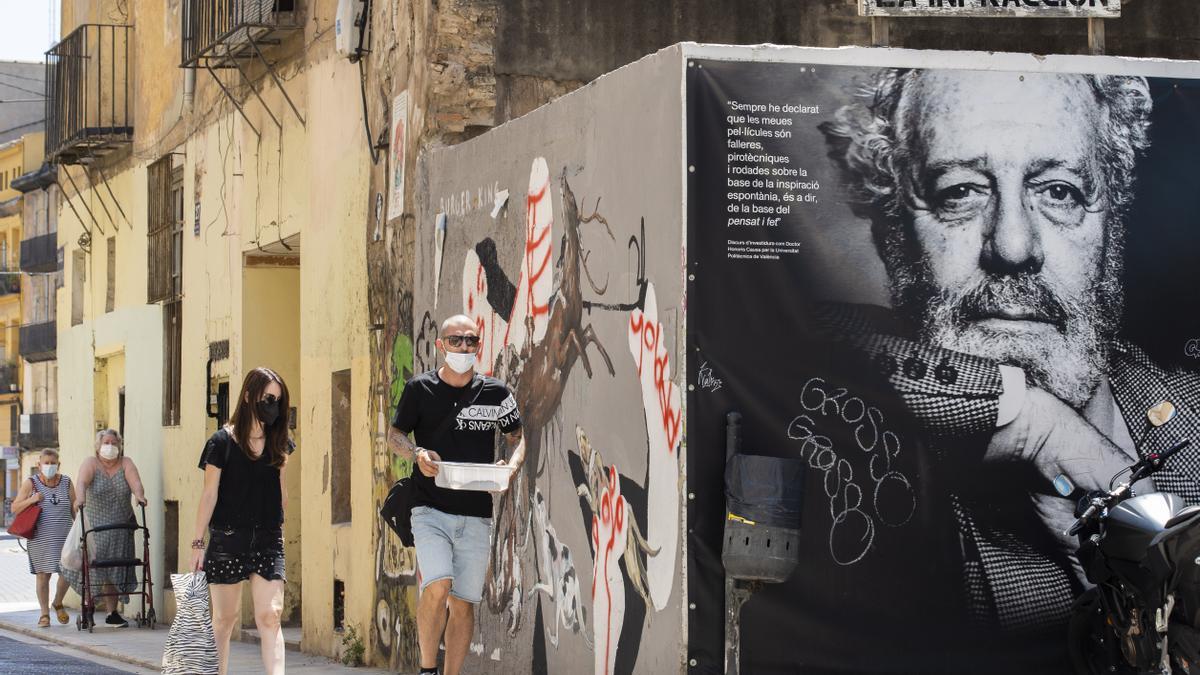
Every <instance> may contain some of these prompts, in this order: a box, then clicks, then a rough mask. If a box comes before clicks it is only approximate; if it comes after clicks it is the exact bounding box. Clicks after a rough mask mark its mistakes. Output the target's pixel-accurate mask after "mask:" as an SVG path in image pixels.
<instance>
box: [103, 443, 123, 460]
mask: <svg viewBox="0 0 1200 675" xmlns="http://www.w3.org/2000/svg"><path fill="white" fill-rule="evenodd" d="M120 455H121V449H120V448H118V447H117V446H115V445H113V444H112V443H105V444H104V445H101V446H100V456H101V457H103V458H104V459H107V460H108V461H110V462H111V461H112V460H114V459H116V458H117V457H119V456H120Z"/></svg>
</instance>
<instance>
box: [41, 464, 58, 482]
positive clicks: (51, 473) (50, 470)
mask: <svg viewBox="0 0 1200 675" xmlns="http://www.w3.org/2000/svg"><path fill="white" fill-rule="evenodd" d="M57 475H58V465H57V464H43V465H42V476H44V477H45V478H46V480H50V479H51V478H54V477H55V476H57Z"/></svg>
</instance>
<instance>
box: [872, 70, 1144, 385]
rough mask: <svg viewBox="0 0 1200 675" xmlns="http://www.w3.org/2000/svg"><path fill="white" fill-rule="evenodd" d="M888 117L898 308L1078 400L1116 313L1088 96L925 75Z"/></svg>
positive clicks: (1037, 79) (1070, 82)
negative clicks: (902, 238) (895, 170)
mask: <svg viewBox="0 0 1200 675" xmlns="http://www.w3.org/2000/svg"><path fill="white" fill-rule="evenodd" d="M896 119H897V135H898V137H899V138H900V139H902V141H901V142H902V143H906V144H907V150H908V153H910V156H911V158H912V163H911V167H910V168H909V169H908V170H906V171H905V170H902V176H901V190H902V193H903V195H904V204H905V219H906V220H907V221H908V224H909V228H910V229H909V232H910V236H911V237H913V238H914V239H915V247H914V253H915V255H914V256H910V257H909V258H902V259H898V260H896V261H894V262H895V264H894V265H892V267H893V268H900V269H901V271H902V273H901V274H898V275H893V291H894V294H895V295H896V296H897V300H899V304H900V305H901V307H902V308H903V309H905V310H907V311H908V312H909V313H911V314H913V315H914V318H915V319H917V321H918V323H919V325H920V326H921V328H922V332H923V333H924V335H925V336H926V337H927V338H928V339H930V340H931V341H933V342H934V343H935V344H938V345H939V346H942V347H947V348H950V349H955V350H958V351H962V352H966V353H970V354H976V355H979V356H986V357H989V358H993V359H995V360H997V361H1001V362H1005V363H1011V364H1013V365H1017V366H1020V367H1022V368H1025V369H1026V370H1027V372H1028V373H1029V374H1031V375H1032V379H1033V381H1034V382H1036V383H1037V384H1038V385H1039V386H1042V387H1044V388H1046V389H1048V390H1049V391H1050V392H1051V393H1054V394H1055V395H1057V396H1058V397H1059V398H1061V399H1063V400H1064V401H1066V402H1068V403H1070V404H1072V405H1074V406H1076V407H1080V406H1082V405H1083V404H1085V403H1086V402H1087V400H1088V399H1089V398H1090V396H1091V394H1092V392H1093V391H1094V389H1095V386H1096V384H1097V382H1098V380H1099V378H1100V376H1101V374H1102V368H1103V364H1104V358H1105V357H1104V354H1105V346H1104V345H1105V343H1106V342H1107V340H1108V339H1109V338H1110V337H1111V333H1112V329H1113V326H1114V324H1115V321H1116V320H1117V319H1118V313H1119V291H1118V290H1117V286H1116V284H1115V281H1116V277H1117V276H1119V274H1118V272H1119V268H1120V258H1119V256H1120V251H1119V243H1118V242H1119V240H1118V239H1117V238H1116V237H1114V236H1110V229H1111V228H1116V227H1119V225H1118V224H1116V223H1115V222H1113V221H1112V219H1111V218H1110V217H1109V216H1110V214H1109V211H1108V208H1107V205H1106V203H1105V194H1104V186H1103V185H1101V184H1100V176H1101V171H1100V168H1099V162H1100V161H1101V160H1100V153H1099V145H1100V138H1099V134H1100V133H1102V132H1100V131H1098V130H1099V129H1100V128H1102V123H1103V120H1102V115H1101V107H1100V105H1099V104H1098V103H1097V100H1096V97H1095V95H1094V94H1093V93H1092V91H1091V90H1090V88H1089V87H1088V85H1087V83H1086V82H1085V81H1084V80H1083V79H1082V78H1076V77H1071V76H1060V75H1034V74H1026V75H1019V74H1017V73H980V72H974V73H971V72H945V71H942V72H930V73H926V74H923V75H922V76H921V77H919V78H917V79H915V80H914V81H913V82H912V83H911V84H910V85H909V87H908V88H907V89H906V90H905V93H904V95H903V97H902V98H901V100H900V103H899V107H898V110H897V114H896ZM885 255H888V253H887V252H885Z"/></svg>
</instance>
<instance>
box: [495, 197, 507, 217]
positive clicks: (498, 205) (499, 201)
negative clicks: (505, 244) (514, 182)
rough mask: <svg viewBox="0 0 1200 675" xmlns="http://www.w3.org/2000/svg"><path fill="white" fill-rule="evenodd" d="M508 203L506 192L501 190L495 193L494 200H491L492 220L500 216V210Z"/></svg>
mask: <svg viewBox="0 0 1200 675" xmlns="http://www.w3.org/2000/svg"><path fill="white" fill-rule="evenodd" d="M507 203H508V190H501V191H499V192H497V193H496V198H495V199H493V200H492V219H493V220H494V219H495V218H496V216H498V215H500V209H503V208H504V205H505V204H507Z"/></svg>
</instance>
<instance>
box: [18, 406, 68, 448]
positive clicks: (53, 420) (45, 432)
mask: <svg viewBox="0 0 1200 675" xmlns="http://www.w3.org/2000/svg"><path fill="white" fill-rule="evenodd" d="M15 436H16V438H17V445H19V446H21V449H22V450H33V449H34V448H57V447H58V413H33V414H31V415H30V416H29V433H27V434H23V433H19V427H18V433H17V434H15Z"/></svg>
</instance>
